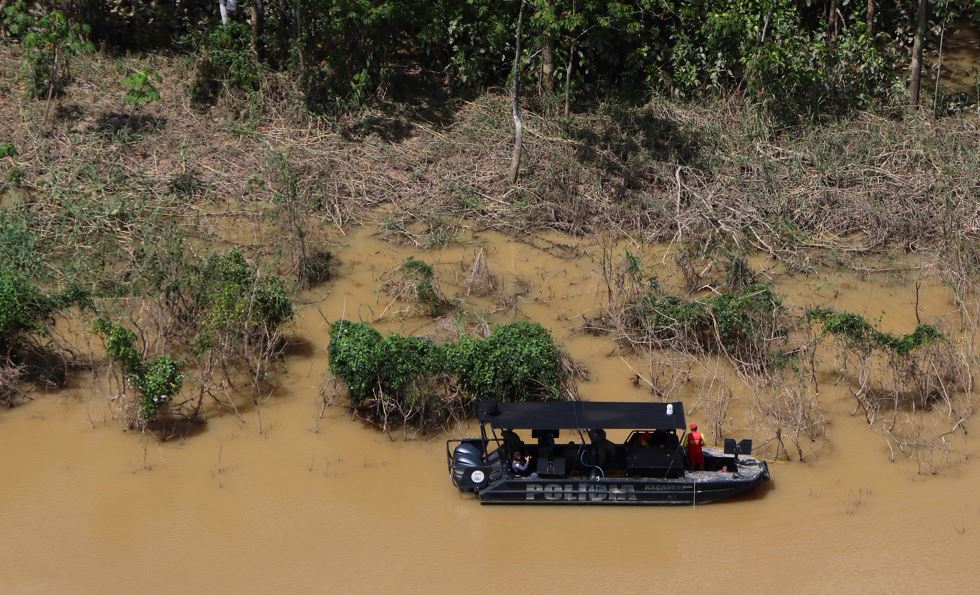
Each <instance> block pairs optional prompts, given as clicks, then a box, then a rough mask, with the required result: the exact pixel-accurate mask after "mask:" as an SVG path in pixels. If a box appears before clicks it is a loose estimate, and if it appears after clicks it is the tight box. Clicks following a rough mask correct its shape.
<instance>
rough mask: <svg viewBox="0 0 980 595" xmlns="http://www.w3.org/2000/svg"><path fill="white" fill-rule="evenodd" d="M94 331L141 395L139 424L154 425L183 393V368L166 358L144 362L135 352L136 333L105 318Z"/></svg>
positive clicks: (138, 400) (96, 324) (139, 400)
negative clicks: (173, 400)
mask: <svg viewBox="0 0 980 595" xmlns="http://www.w3.org/2000/svg"><path fill="white" fill-rule="evenodd" d="M94 329H95V332H97V333H99V334H100V335H102V336H103V340H104V342H105V348H106V353H108V355H109V358H110V359H112V361H114V362H116V363H117V364H118V365H119V367H120V369H121V370H122V372H123V374H124V375H125V376H126V378H127V379H128V380H129V382H130V383H131V384H132V385H133V387H134V388H136V390H137V391H138V392H139V397H138V399H137V406H138V408H139V419H138V420H137V421H138V422H139V423H140V425H145V424H147V423H150V422H152V421H153V420H155V419H156V417H157V416H158V414H160V412H161V411H163V410H164V409H165V407H166V406H167V404H168V403H169V402H170V400H171V399H172V398H173V396H174V395H176V394H177V393H179V392H180V389H181V387H182V386H183V383H184V375H183V373H182V369H183V365H182V364H181V363H180V362H178V361H176V360H174V359H172V358H170V357H167V356H165V355H159V356H157V357H154V358H152V359H150V360H149V361H147V360H145V359H144V358H143V355H142V354H141V353H140V352H139V351H137V349H136V334H135V333H134V332H133V331H131V330H129V329H127V328H125V327H123V326H121V325H118V324H114V323H112V322H110V321H108V320H106V319H105V318H101V317H100V318H97V319H96V320H95V324H94Z"/></svg>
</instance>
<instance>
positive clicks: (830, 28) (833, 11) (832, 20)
mask: <svg viewBox="0 0 980 595" xmlns="http://www.w3.org/2000/svg"><path fill="white" fill-rule="evenodd" d="M838 10H840V0H830V9H829V10H828V14H827V33H828V34H829V36H830V38H831V39H833V38H835V37H837V33H838V32H840V25H839V21H838V17H837V12H838Z"/></svg>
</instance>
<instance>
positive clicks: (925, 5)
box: [909, 0, 929, 107]
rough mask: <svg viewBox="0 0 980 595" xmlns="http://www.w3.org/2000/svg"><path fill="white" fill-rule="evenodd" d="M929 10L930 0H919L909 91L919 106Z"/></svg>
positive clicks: (913, 100)
mask: <svg viewBox="0 0 980 595" xmlns="http://www.w3.org/2000/svg"><path fill="white" fill-rule="evenodd" d="M928 12H929V2H928V0H919V11H918V14H917V15H916V17H917V18H916V20H917V21H918V22H917V25H916V27H915V41H914V43H913V44H912V66H911V76H910V84H909V93H910V95H911V99H912V105H914V106H915V107H919V89H920V88H921V86H922V38H923V37H925V34H926V16H927V13H928Z"/></svg>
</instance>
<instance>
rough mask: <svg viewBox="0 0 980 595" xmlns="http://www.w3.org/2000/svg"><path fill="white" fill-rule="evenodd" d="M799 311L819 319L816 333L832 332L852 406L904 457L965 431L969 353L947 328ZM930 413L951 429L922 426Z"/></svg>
mask: <svg viewBox="0 0 980 595" xmlns="http://www.w3.org/2000/svg"><path fill="white" fill-rule="evenodd" d="M807 319H808V320H810V321H812V322H816V323H818V324H820V325H821V326H822V334H823V335H830V336H832V337H834V339H835V342H836V344H837V346H838V350H839V358H840V361H841V369H842V373H847V371H848V369H849V368H850V367H853V374H854V377H855V383H856V385H857V387H856V388H855V389H853V390H852V393H853V395H854V398H855V400H856V401H857V408H856V409H855V410H857V409H860V410H862V411H863V412H864V415H865V417H866V419H867V421H868V423H869V424H870V425H874V424H875V423H876V422H878V421H879V420H880V421H881V427H882V430H883V431H884V433H885V435H886V441H888V444H889V448H892V444H893V442H897V443H898V445H899V448H900V450H901V451H902V452H905V453H906V454H909V456H910V458H918V457H920V456H928V457H932V456H933V455H935V454H936V453H943V456H946V455H948V454H949V452H950V451H949V449H948V441H947V438H946V437H947V436H948V435H949V434H950V433H952V432H955V431H956V430H957V429H960V428H962V429H964V431H965V428H964V427H963V423H964V422H965V421H966V419H967V418H968V417H969V416H970V415H972V413H973V411H974V409H975V400H976V397H975V395H973V366H974V365H975V363H976V354H974V353H972V351H971V350H970V349H968V348H967V349H963V350H958V348H957V344H956V343H955V342H954V341H953V340H952V339H951V338H950V337H949V336H948V335H947V334H945V333H943V332H942V331H940V330H939V329H938V328H937V327H935V326H932V325H929V324H922V323H920V324H918V325H917V326H916V328H915V330H914V331H912V332H911V333H907V334H904V335H894V334H891V333H886V332H883V331H880V330H878V329H877V328H876V327H875V326H874V325H872V324H871V323H870V322H868V321H867V320H865V319H864V318H863V317H861V316H859V315H857V314H853V313H850V312H837V311H834V310H830V309H824V308H813V309H810V310H808V311H807ZM936 414H939V415H942V416H943V417H944V418H945V419H946V420H947V423H949V424H952V426H951V427H952V430H947V431H941V432H934V433H932V434H931V435H930V434H928V433H927V432H926V431H925V429H924V428H925V426H924V425H923V423H924V419H925V418H926V417H929V416H934V415H936ZM896 432H901V434H897V433H896ZM925 451H928V454H927V453H926V452H925ZM892 458H893V459H894V448H892ZM930 460H931V459H930Z"/></svg>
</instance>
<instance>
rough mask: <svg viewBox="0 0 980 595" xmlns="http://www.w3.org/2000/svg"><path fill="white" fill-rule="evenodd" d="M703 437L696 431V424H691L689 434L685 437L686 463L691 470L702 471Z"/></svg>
mask: <svg viewBox="0 0 980 595" xmlns="http://www.w3.org/2000/svg"><path fill="white" fill-rule="evenodd" d="M702 446H704V437H703V436H702V435H701V432H699V431H698V424H691V433H690V434H688V435H687V462H688V464H689V465H690V466H691V469H695V470H696V469H704V452H702V450H701V447H702Z"/></svg>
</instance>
